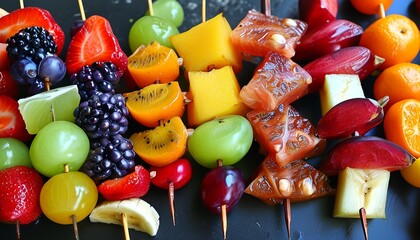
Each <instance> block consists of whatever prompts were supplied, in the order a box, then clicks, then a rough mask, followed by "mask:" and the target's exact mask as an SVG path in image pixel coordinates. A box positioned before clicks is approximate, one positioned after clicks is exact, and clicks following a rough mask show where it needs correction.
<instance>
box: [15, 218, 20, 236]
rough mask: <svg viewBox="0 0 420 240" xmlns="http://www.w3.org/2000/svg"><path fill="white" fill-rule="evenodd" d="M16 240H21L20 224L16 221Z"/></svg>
mask: <svg viewBox="0 0 420 240" xmlns="http://www.w3.org/2000/svg"><path fill="white" fill-rule="evenodd" d="M16 240H20V223H19V221H16Z"/></svg>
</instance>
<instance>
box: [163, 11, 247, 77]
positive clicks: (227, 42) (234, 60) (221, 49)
mask: <svg viewBox="0 0 420 240" xmlns="http://www.w3.org/2000/svg"><path fill="white" fill-rule="evenodd" d="M231 33H232V28H231V27H230V25H229V23H228V21H227V20H226V18H225V17H223V15H222V13H220V14H218V15H217V16H215V17H213V18H211V19H209V20H207V21H205V22H202V23H200V24H198V25H197V26H194V27H192V28H191V29H189V30H188V31H186V32H183V33H180V34H176V35H174V36H172V37H171V38H170V40H171V42H172V45H173V46H174V48H175V50H176V51H177V53H178V55H179V56H180V57H181V58H183V60H184V67H185V69H186V70H187V71H188V72H190V71H208V70H210V69H213V68H217V69H218V68H222V67H224V66H228V65H231V66H232V68H233V70H234V71H235V72H239V71H240V70H241V69H242V56H241V53H240V51H239V50H238V49H235V48H234V46H233V44H232V41H231V39H230V35H231Z"/></svg>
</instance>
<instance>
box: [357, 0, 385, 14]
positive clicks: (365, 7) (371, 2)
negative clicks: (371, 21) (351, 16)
mask: <svg viewBox="0 0 420 240" xmlns="http://www.w3.org/2000/svg"><path fill="white" fill-rule="evenodd" d="M350 2H351V4H352V5H353V7H354V8H356V10H357V11H359V12H361V13H364V14H367V15H373V14H378V13H379V5H380V4H381V3H382V4H383V6H384V10H385V11H386V10H387V9H388V8H389V7H390V6H391V4H392V2H393V0H368V1H366V0H350Z"/></svg>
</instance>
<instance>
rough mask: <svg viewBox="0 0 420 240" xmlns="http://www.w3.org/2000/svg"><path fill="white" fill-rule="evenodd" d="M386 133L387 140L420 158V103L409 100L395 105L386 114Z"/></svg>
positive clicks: (415, 100)
mask: <svg viewBox="0 0 420 240" xmlns="http://www.w3.org/2000/svg"><path fill="white" fill-rule="evenodd" d="M384 132H385V137H386V139H388V140H390V141H392V142H394V143H396V144H398V145H400V146H401V147H403V148H404V149H405V150H407V151H408V152H409V153H410V154H412V155H413V156H414V157H415V158H418V157H420V101H419V100H417V99H412V98H409V99H405V100H402V101H399V102H397V103H395V104H393V105H392V106H391V108H390V109H389V110H388V112H387V113H386V114H385V119H384Z"/></svg>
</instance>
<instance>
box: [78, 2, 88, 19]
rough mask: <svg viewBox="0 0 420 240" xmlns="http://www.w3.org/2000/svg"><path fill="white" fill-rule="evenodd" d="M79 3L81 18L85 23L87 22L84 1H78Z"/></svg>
mask: <svg viewBox="0 0 420 240" xmlns="http://www.w3.org/2000/svg"><path fill="white" fill-rule="evenodd" d="M77 2H78V4H79V9H80V17H81V18H82V20H83V21H86V15H85V8H84V7H83V1H82V0H77Z"/></svg>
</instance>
